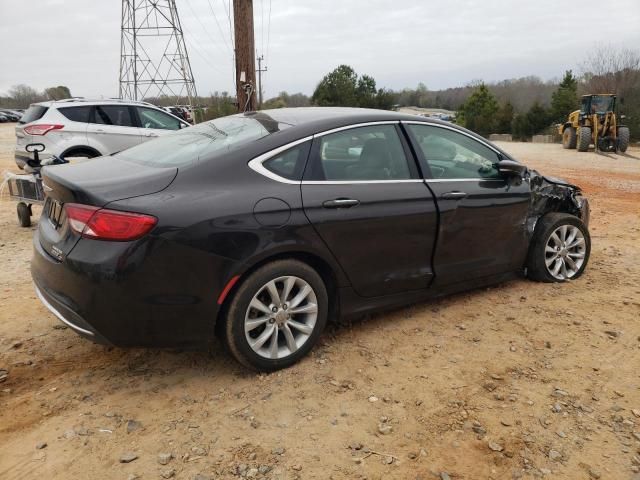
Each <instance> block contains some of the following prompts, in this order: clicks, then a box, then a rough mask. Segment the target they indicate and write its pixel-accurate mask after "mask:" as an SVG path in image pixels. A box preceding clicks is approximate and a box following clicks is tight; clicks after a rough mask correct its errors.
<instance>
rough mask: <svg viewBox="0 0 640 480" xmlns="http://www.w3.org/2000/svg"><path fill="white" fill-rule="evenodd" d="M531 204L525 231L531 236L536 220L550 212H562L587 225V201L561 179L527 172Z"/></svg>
mask: <svg viewBox="0 0 640 480" xmlns="http://www.w3.org/2000/svg"><path fill="white" fill-rule="evenodd" d="M529 185H530V187H531V204H530V206H529V218H528V219H527V230H528V232H529V235H533V231H534V230H535V226H536V223H537V222H538V219H539V218H540V217H542V216H543V215H546V214H547V213H551V212H564V213H569V214H571V215H575V216H576V217H578V218H580V219H581V220H582V222H583V223H584V224H585V225H587V226H588V225H589V201H588V200H587V199H586V197H584V196H582V190H581V189H580V187H578V186H577V185H573V184H571V183H569V182H567V181H565V180H563V179H561V178H555V177H548V176H544V175H541V174H540V173H538V172H537V171H535V170H529Z"/></svg>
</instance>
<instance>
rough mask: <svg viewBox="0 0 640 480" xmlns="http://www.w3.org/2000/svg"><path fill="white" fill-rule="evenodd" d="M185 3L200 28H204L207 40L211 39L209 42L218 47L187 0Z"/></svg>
mask: <svg viewBox="0 0 640 480" xmlns="http://www.w3.org/2000/svg"><path fill="white" fill-rule="evenodd" d="M185 3H186V4H187V7H189V10H191V13H192V14H193V16H194V17H195V18H196V20H197V21H198V23H199V24H200V26H201V27H202V30H204V33H206V35H207V36H208V37H209V40H211V43H213V44H214V45H215V46H216V48H219V45H218V42H217V41H216V40H215V39H214V38H213V37H212V36H211V34H210V33H209V30H208V29H207V27H205V26H204V23H202V20H201V19H200V17H199V16H198V14H196V12H195V10H194V9H193V7H192V6H191V4H190V3H189V2H188V1H185ZM223 40H224V39H223ZM221 53H222V52H221Z"/></svg>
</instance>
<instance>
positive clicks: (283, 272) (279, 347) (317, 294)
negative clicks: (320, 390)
mask: <svg viewBox="0 0 640 480" xmlns="http://www.w3.org/2000/svg"><path fill="white" fill-rule="evenodd" d="M290 279H292V280H290ZM269 285H273V286H275V289H276V291H275V294H277V299H276V300H275V301H274V299H273V297H272V294H270V293H269V291H270V289H269ZM287 285H289V295H287V296H286V298H285V299H284V300H285V301H284V302H281V300H280V297H281V296H282V295H283V294H285V290H286V289H287ZM307 287H308V288H310V289H311V291H310V293H307V295H306V296H303V297H302V298H301V300H300V303H299V305H297V307H296V308H295V309H296V310H299V309H300V310H302V309H304V310H305V312H297V313H294V314H290V313H289V312H291V311H293V309H294V307H292V306H290V305H287V302H295V301H297V299H296V297H297V296H298V295H299V294H300V295H303V294H304V292H305V291H307ZM271 291H273V290H271ZM253 305H259V306H260V307H261V308H259V309H258V308H255V307H254V306H253ZM314 305H315V308H314ZM273 309H277V310H276V311H275V312H274V311H273ZM328 309H329V300H328V295H327V288H326V286H325V284H324V282H323V280H322V278H321V277H320V275H318V273H317V272H316V271H315V270H314V269H313V268H311V267H310V266H309V265H307V264H305V263H302V262H300V261H297V260H278V261H275V262H273V263H269V264H267V265H265V266H263V267H261V268H259V269H258V270H256V271H255V272H253V273H251V274H250V275H249V276H248V277H247V278H246V279H245V280H244V281H243V282H242V284H241V285H240V286H239V287H238V290H237V291H236V293H235V295H234V296H233V299H232V300H231V303H230V304H229V308H228V309H227V312H226V318H225V319H224V322H225V325H224V339H225V343H226V344H227V346H228V347H229V350H230V351H231V354H232V355H233V356H234V357H235V358H236V360H238V362H240V363H241V364H242V365H244V366H246V367H248V368H251V369H254V370H259V371H265V372H271V371H274V370H279V369H281V368H286V367H289V366H291V365H293V364H294V363H296V362H297V361H298V360H300V359H301V358H302V357H304V356H305V355H306V354H307V353H309V351H310V350H311V348H312V347H313V345H314V344H315V343H316V341H317V340H318V338H319V337H320V334H321V333H322V331H323V330H324V327H325V325H326V323H327V316H328V315H327V313H328ZM287 310H288V311H287ZM314 310H315V313H314ZM287 315H290V316H291V317H292V318H289V317H288V316H287ZM314 315H315V317H314ZM251 320H253V322H252V326H253V328H251V329H250V330H246V325H247V321H251ZM294 324H295V325H296V327H294V326H292V325H294ZM269 332H275V337H274V335H273V334H271V333H269ZM289 333H290V335H289ZM274 338H275V341H274ZM250 341H252V342H253V344H254V346H252V345H251V344H250ZM261 342H262V343H261ZM274 342H275V348H273V346H274ZM292 346H293V348H292Z"/></svg>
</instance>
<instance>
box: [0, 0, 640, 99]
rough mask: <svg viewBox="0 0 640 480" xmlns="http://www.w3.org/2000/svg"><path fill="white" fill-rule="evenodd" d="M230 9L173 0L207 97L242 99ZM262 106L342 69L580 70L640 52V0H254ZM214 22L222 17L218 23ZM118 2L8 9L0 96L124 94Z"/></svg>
mask: <svg viewBox="0 0 640 480" xmlns="http://www.w3.org/2000/svg"><path fill="white" fill-rule="evenodd" d="M229 3H231V4H233V1H232V0H176V4H177V8H178V12H179V15H180V19H181V21H182V27H183V31H184V36H185V41H186V45H187V49H188V52H189V56H190V59H191V66H192V70H193V74H194V78H195V82H196V87H197V90H198V94H200V95H208V94H209V93H210V92H214V91H220V92H222V91H228V92H233V90H234V86H233V55H232V49H233V39H232V36H231V33H230V21H229V8H230V6H229ZM253 5H254V26H255V46H256V50H257V53H258V54H261V55H264V57H265V64H266V66H267V69H268V71H267V72H266V73H265V74H264V76H263V78H264V83H263V89H264V94H265V98H269V97H272V96H275V95H277V93H278V92H280V91H283V90H286V91H288V92H289V93H295V92H302V93H305V94H309V95H310V94H311V93H312V92H313V90H314V88H315V86H316V85H317V83H318V82H319V81H320V79H321V78H322V77H323V76H324V75H325V74H326V73H328V72H329V71H331V70H333V69H334V68H335V67H336V66H338V65H340V64H348V65H350V66H352V67H353V68H354V69H355V70H356V72H358V73H360V74H363V73H366V74H368V75H371V76H373V77H374V78H375V80H376V82H377V85H378V87H386V88H392V89H401V88H404V87H411V88H415V86H416V85H417V84H418V83H419V82H422V83H424V84H425V85H426V86H427V87H428V88H429V89H431V90H437V89H442V88H447V87H455V86H464V85H466V84H468V83H469V82H471V81H474V80H484V81H487V82H491V81H498V80H503V79H506V78H516V77H522V76H527V75H537V76H539V77H541V78H543V79H544V80H548V79H552V78H558V77H562V74H563V73H564V70H566V69H569V68H571V69H573V70H574V71H577V72H579V71H580V65H581V64H582V62H583V61H584V59H585V57H586V55H588V53H589V50H590V49H592V48H594V47H595V46H597V45H598V43H597V42H598V39H605V40H604V42H605V43H608V44H611V45H612V46H614V47H616V48H640V0H580V2H559V1H558V0H531V1H529V0H482V1H481V0H478V1H476V0H422V1H408V0H404V1H402V0H400V1H399V0H394V1H388V0H349V1H346V0H323V1H321V2H317V1H309V0H297V1H296V0H254V2H253ZM214 15H215V16H214ZM120 19H121V2H120V1H119V0H29V1H26V0H19V1H16V0H0V38H1V39H2V43H1V44H0V45H1V46H0V94H2V93H6V92H7V90H8V89H9V88H10V87H11V86H13V85H16V84H21V83H24V84H27V85H30V86H32V87H34V88H37V89H39V90H42V89H44V88H46V87H50V86H54V85H67V86H69V88H70V89H71V92H72V94H73V95H75V96H84V97H100V96H103V97H114V96H117V95H118V75H119V65H120Z"/></svg>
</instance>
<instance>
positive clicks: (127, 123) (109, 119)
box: [93, 105, 135, 127]
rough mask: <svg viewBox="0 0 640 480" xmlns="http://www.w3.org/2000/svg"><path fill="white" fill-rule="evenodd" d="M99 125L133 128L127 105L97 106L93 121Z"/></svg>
mask: <svg viewBox="0 0 640 480" xmlns="http://www.w3.org/2000/svg"><path fill="white" fill-rule="evenodd" d="M93 123H97V124H100V125H117V126H119V127H133V126H135V125H134V123H133V120H132V118H131V111H130V110H129V107H128V106H127V105H98V106H96V111H95V121H94V122H93Z"/></svg>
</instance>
